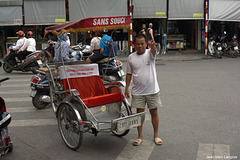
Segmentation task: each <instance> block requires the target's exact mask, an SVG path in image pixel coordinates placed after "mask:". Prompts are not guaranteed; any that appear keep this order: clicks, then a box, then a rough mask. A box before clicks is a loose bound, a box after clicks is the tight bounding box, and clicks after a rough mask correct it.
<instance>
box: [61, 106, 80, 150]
mask: <svg viewBox="0 0 240 160" xmlns="http://www.w3.org/2000/svg"><path fill="white" fill-rule="evenodd" d="M57 114H58V118H57V119H58V128H59V131H60V134H61V137H62V139H63V141H64V143H65V144H66V145H67V147H68V148H70V149H72V150H77V149H79V147H80V146H81V145H82V141H83V131H80V124H79V122H78V118H77V115H76V113H75V112H74V110H73V108H72V107H71V106H70V105H69V104H66V103H65V104H61V105H60V106H59V110H58V113H57Z"/></svg>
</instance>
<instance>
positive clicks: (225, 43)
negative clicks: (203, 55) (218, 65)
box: [220, 32, 237, 58]
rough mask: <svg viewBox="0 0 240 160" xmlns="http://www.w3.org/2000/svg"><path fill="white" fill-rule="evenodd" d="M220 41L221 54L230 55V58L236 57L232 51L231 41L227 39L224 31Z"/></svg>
mask: <svg viewBox="0 0 240 160" xmlns="http://www.w3.org/2000/svg"><path fill="white" fill-rule="evenodd" d="M220 42H221V44H222V50H223V55H225V56H231V57H232V58H236V57H237V54H236V52H235V51H234V47H233V41H232V40H230V41H229V40H228V35H227V34H226V32H224V34H223V35H222V36H221V38H220Z"/></svg>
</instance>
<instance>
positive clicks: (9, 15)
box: [0, 0, 23, 57]
mask: <svg viewBox="0 0 240 160" xmlns="http://www.w3.org/2000/svg"><path fill="white" fill-rule="evenodd" d="M22 4H23V0H11V1H8V0H1V1H0V15H1V16H0V57H3V56H4V55H5V54H6V48H7V47H8V46H9V45H11V44H13V43H14V42H16V41H15V40H16V38H15V35H12V34H11V32H9V31H8V29H9V30H10V31H11V30H13V28H14V27H15V26H21V25H23V16H22V15H23V14H22ZM7 28H8V29H7Z"/></svg>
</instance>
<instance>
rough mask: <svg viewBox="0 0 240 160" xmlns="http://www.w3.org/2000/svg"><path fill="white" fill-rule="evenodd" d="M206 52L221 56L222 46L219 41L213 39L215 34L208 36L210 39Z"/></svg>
mask: <svg viewBox="0 0 240 160" xmlns="http://www.w3.org/2000/svg"><path fill="white" fill-rule="evenodd" d="M208 52H209V54H210V56H215V57H217V58H222V46H221V43H220V42H216V41H215V36H212V37H211V38H210V41H209V43H208Z"/></svg>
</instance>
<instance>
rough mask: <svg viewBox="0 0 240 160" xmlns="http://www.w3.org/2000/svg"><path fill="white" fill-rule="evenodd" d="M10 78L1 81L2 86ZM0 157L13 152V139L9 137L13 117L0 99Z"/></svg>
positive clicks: (0, 98)
mask: <svg viewBox="0 0 240 160" xmlns="http://www.w3.org/2000/svg"><path fill="white" fill-rule="evenodd" d="M6 80H9V78H4V79H1V80H0V84H1V83H2V82H4V81H6ZM0 107H1V109H0V157H1V156H2V155H5V154H6V153H8V152H11V151H12V150H13V144H12V141H11V138H10V137H9V135H8V125H9V124H10V122H11V115H10V114H9V113H8V112H7V110H6V105H5V101H4V99H3V98H2V97H0Z"/></svg>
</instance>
